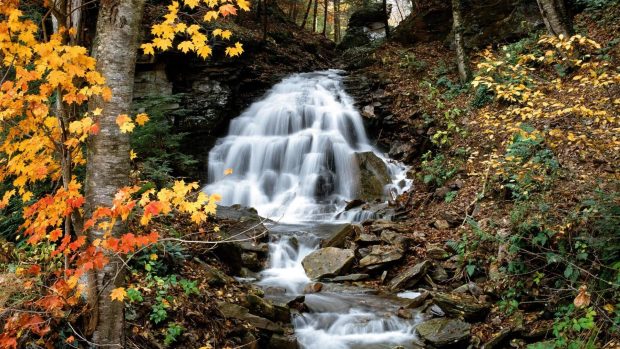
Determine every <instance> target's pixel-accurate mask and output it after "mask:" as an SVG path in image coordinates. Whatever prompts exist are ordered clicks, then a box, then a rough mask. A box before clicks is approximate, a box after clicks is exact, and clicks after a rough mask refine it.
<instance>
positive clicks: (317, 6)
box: [312, 0, 319, 32]
mask: <svg viewBox="0 0 620 349" xmlns="http://www.w3.org/2000/svg"><path fill="white" fill-rule="evenodd" d="M318 10H319V0H314V17H313V19H312V32H316V14H317V11H318Z"/></svg>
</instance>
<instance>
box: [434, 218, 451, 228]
mask: <svg viewBox="0 0 620 349" xmlns="http://www.w3.org/2000/svg"><path fill="white" fill-rule="evenodd" d="M433 227H435V228H437V229H449V228H450V223H448V221H446V220H445V219H437V220H435V221H434V222H433Z"/></svg>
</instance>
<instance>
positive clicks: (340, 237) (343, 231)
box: [321, 224, 354, 247]
mask: <svg viewBox="0 0 620 349" xmlns="http://www.w3.org/2000/svg"><path fill="white" fill-rule="evenodd" d="M353 232H354V229H353V225H351V224H343V225H336V226H334V229H333V230H332V231H331V232H329V235H328V236H327V237H326V238H325V239H324V240H322V241H321V247H344V244H345V242H346V240H347V238H349V237H350V236H351V235H352V234H353Z"/></svg>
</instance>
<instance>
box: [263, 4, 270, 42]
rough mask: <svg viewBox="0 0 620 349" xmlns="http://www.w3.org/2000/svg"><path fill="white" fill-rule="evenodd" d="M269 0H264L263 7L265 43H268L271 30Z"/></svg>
mask: <svg viewBox="0 0 620 349" xmlns="http://www.w3.org/2000/svg"><path fill="white" fill-rule="evenodd" d="M268 1H269V0H263V5H264V7H265V8H264V9H263V42H267V32H268V30H269V17H268V16H269V13H268V12H267V11H268V6H269V4H268V3H267V2H268Z"/></svg>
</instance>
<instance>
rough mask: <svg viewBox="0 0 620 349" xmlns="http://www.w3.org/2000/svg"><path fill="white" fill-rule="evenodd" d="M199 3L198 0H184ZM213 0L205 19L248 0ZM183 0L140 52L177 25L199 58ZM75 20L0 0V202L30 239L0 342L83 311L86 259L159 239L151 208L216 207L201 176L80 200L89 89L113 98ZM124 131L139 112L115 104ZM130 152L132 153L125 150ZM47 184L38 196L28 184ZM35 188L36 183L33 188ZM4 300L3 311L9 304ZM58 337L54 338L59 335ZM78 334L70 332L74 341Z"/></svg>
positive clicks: (12, 342) (99, 260)
mask: <svg viewBox="0 0 620 349" xmlns="http://www.w3.org/2000/svg"><path fill="white" fill-rule="evenodd" d="M185 5H186V6H188V7H189V8H191V9H194V8H196V7H197V6H198V5H199V4H198V1H186V2H185ZM205 5H206V6H208V7H209V8H211V9H212V10H209V11H208V12H206V14H205V15H204V18H205V20H207V21H208V20H212V19H215V18H217V17H219V16H228V15H234V14H235V13H236V11H237V7H239V8H241V9H244V10H247V9H248V6H249V4H248V3H247V2H246V1H244V0H238V1H236V7H235V4H233V3H220V2H217V1H206V2H205ZM178 7H179V4H178V3H177V2H173V4H172V5H170V7H169V13H168V15H166V17H165V18H166V20H165V21H164V22H163V23H161V24H158V25H156V26H154V27H153V34H154V35H155V39H154V40H153V42H152V43H147V44H145V45H143V49H144V50H145V52H146V53H151V54H153V53H154V51H153V49H154V48H157V49H159V50H165V49H168V48H170V47H171V44H172V39H173V38H174V36H175V35H186V36H188V37H189V39H190V40H189V41H183V42H181V44H179V45H178V49H179V50H181V51H183V52H188V51H193V52H196V53H197V54H198V55H199V56H201V57H203V58H206V57H208V56H209V55H210V53H211V49H210V48H209V46H208V45H207V37H206V35H205V34H203V33H202V30H201V29H200V27H198V25H196V24H192V25H190V26H187V25H185V24H184V23H182V22H179V21H178V17H177V12H178ZM231 34H232V33H230V32H229V31H223V30H216V31H213V32H212V33H211V35H212V36H220V37H221V38H223V39H229V38H230V36H231ZM74 35H75V29H74V28H71V29H65V28H60V29H59V30H58V31H57V32H56V33H54V34H53V35H51V36H49V37H46V35H45V33H44V32H43V31H42V30H41V28H40V26H39V24H37V23H35V22H33V21H32V20H29V19H28V18H26V16H24V13H22V12H21V11H20V9H19V1H9V2H6V1H3V2H1V3H0V59H1V63H0V64H1V67H2V68H1V70H0V71H1V72H2V74H1V75H2V81H1V82H0V120H1V121H2V123H1V125H0V130H1V132H2V135H3V136H2V143H1V145H0V163H1V166H0V178H1V179H2V180H3V181H4V182H5V183H6V182H10V183H11V185H12V189H10V190H8V191H7V192H5V194H4V195H3V197H2V198H1V201H0V208H3V207H5V206H6V205H7V204H8V203H9V201H10V200H19V201H21V202H22V203H23V207H24V208H23V218H24V223H23V224H22V225H21V228H20V230H21V231H20V233H21V236H22V237H23V239H25V241H26V249H27V250H28V251H29V252H28V256H29V258H28V259H26V260H23V261H21V262H20V263H19V266H18V267H17V269H16V270H15V273H14V275H15V277H16V280H14V282H15V283H17V284H18V285H19V289H20V292H21V294H20V296H19V297H11V295H6V297H5V298H4V297H3V298H2V302H3V303H2V304H0V306H1V307H3V308H5V307H6V309H5V312H4V316H6V318H5V319H4V320H5V321H4V328H3V329H2V331H1V332H2V333H1V334H0V347H2V348H15V347H17V346H21V345H25V344H26V343H28V342H29V341H32V342H36V341H37V338H38V341H39V342H38V343H39V344H46V345H47V346H53V344H52V343H53V342H52V341H48V340H47V339H46V338H48V337H49V336H52V337H54V336H55V334H54V333H53V331H51V329H52V328H53V326H55V325H58V324H61V323H70V322H71V321H73V320H75V318H76V317H77V316H79V314H80V313H81V312H83V311H86V309H85V307H84V306H83V305H84V304H83V303H84V299H83V297H82V296H83V295H84V294H85V289H84V288H85V285H84V282H82V281H80V280H81V279H82V278H83V277H84V276H85V275H86V273H88V272H89V271H91V270H95V269H101V268H102V267H103V266H104V265H106V263H108V262H109V260H110V257H111V256H118V257H121V258H122V256H125V255H127V254H131V253H134V252H136V251H137V250H139V249H141V248H144V247H145V246H148V245H151V244H154V243H156V242H157V241H158V239H159V238H160V235H159V233H158V232H157V230H156V229H155V228H153V227H151V223H152V220H153V218H155V217H157V216H160V215H166V214H169V213H172V212H174V213H177V214H182V215H187V216H189V217H190V218H191V220H192V221H193V222H194V223H196V224H198V223H201V222H203V221H205V220H206V219H207V217H208V216H209V215H211V214H214V212H215V207H216V206H215V203H216V201H218V200H219V197H218V196H217V195H211V196H208V195H206V194H204V193H202V192H199V193H196V190H197V189H198V184H197V183H190V184H187V183H185V182H183V181H177V182H175V183H174V186H172V187H171V188H163V189H161V190H156V189H149V190H143V189H142V186H141V184H140V183H136V184H135V185H133V186H130V187H126V188H123V189H122V190H120V191H119V192H118V193H117V194H116V196H115V197H114V199H113V202H112V205H111V206H109V207H96V208H92V209H90V210H87V209H86V208H85V206H84V205H85V198H84V194H83V188H82V183H81V182H80V179H79V178H78V176H76V174H75V170H76V169H77V168H79V167H80V166H85V165H87V164H86V156H85V151H86V149H87V142H88V139H89V137H91V136H93V135H96V134H97V133H98V132H99V131H100V129H99V125H98V122H97V119H98V117H99V116H100V115H101V110H100V109H94V110H90V111H88V110H87V107H86V104H87V102H88V101H89V99H90V98H92V97H93V96H100V97H101V98H103V99H104V100H109V99H110V98H111V96H112V91H111V90H110V89H109V88H107V87H106V86H105V79H104V78H103V77H102V75H101V74H99V73H98V72H97V71H96V70H95V63H96V62H95V59H94V58H92V57H90V56H89V55H88V50H87V48H85V47H82V46H77V45H75V44H73V43H72V42H73V41H74V40H71V39H72V38H73V37H74ZM241 52H242V48H241V44H239V43H237V44H235V45H234V46H232V47H230V48H229V49H228V50H227V53H228V55H229V56H236V55H239V54H241ZM116 121H117V124H118V126H119V127H120V129H121V132H124V133H130V132H132V131H133V130H134V128H135V127H136V125H137V126H141V125H143V124H144V123H146V122H148V116H147V115H146V114H138V115H136V116H130V115H128V114H123V115H119V116H118V118H117V120H116ZM130 156H131V157H132V158H134V157H136V156H137V154H135V153H134V152H133V151H132V152H131V154H130ZM41 187H44V188H46V190H44V194H42V195H39V196H37V194H35V192H37V191H36V190H35V188H41ZM39 192H40V190H39ZM130 220H134V221H135V222H139V224H137V225H138V226H141V228H140V229H138V231H125V232H124V233H123V234H122V235H120V236H115V235H113V234H112V229H113V227H115V226H118V224H121V225H122V226H125V227H128V226H129V225H128V224H127V222H128V221H130ZM90 229H97V230H98V231H100V232H103V234H102V237H101V238H97V239H88V238H87V236H88V234H87V232H88V231H89V230H90ZM122 291H123V290H122V289H119V290H117V291H115V292H113V293H112V298H113V299H111V300H110V301H122V299H123V297H122ZM9 308H10V310H9ZM57 339H58V338H55V340H57ZM74 340H75V337H74V336H70V337H68V338H67V339H66V341H67V342H69V343H72V342H73V341H74Z"/></svg>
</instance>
